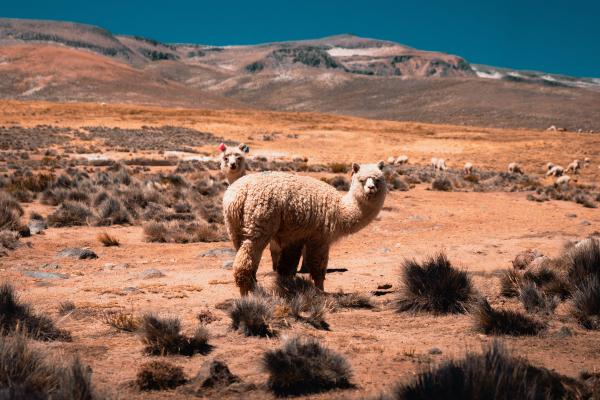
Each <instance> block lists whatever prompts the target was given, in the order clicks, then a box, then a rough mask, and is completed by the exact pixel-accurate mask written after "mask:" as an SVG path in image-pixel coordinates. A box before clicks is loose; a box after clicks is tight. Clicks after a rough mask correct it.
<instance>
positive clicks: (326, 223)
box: [223, 161, 387, 295]
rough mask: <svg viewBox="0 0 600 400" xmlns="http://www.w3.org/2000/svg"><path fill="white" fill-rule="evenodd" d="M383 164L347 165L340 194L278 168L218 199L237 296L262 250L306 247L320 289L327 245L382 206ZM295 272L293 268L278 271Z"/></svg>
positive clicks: (249, 284) (252, 278) (250, 280)
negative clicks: (347, 180)
mask: <svg viewBox="0 0 600 400" xmlns="http://www.w3.org/2000/svg"><path fill="white" fill-rule="evenodd" d="M383 168H384V163H383V162H382V161H381V162H379V163H378V164H368V165H360V166H359V165H358V164H352V171H353V172H352V183H351V185H350V190H349V192H348V193H347V194H346V195H344V196H341V195H340V194H339V192H338V191H337V190H336V189H335V188H333V187H332V186H330V185H328V184H327V183H325V182H322V181H320V180H318V179H314V178H311V177H307V176H299V175H291V174H286V173H281V172H267V173H258V174H252V175H247V176H245V177H243V178H241V179H238V180H237V181H236V182H234V183H233V184H232V185H231V186H230V187H229V188H228V189H227V191H226V192H225V195H224V197H223V215H224V217H225V223H226V226H227V230H228V232H229V235H230V237H231V240H232V242H233V245H234V247H235V249H236V250H237V254H236V256H235V260H234V264H233V266H234V277H235V282H236V284H237V286H238V287H239V288H240V292H241V294H242V295H245V294H247V293H248V292H249V291H250V290H253V288H254V285H255V283H256V270H257V268H258V264H259V262H260V258H261V256H262V252H263V250H264V248H265V247H266V246H267V244H269V242H271V241H275V242H277V243H279V245H280V247H281V248H284V247H286V246H287V245H288V244H290V243H298V242H303V243H305V245H306V251H305V260H304V261H305V263H306V264H307V266H308V268H309V270H310V274H311V277H312V279H313V281H314V282H315V285H316V286H317V287H318V288H320V289H323V283H324V280H325V272H326V270H327V263H328V258H329V248H330V246H331V244H332V243H334V242H335V241H337V240H338V239H340V238H342V237H343V236H346V235H350V234H352V233H355V232H357V231H359V230H360V229H362V228H364V227H365V226H367V225H368V224H369V223H370V222H371V221H372V220H373V219H375V217H376V216H377V214H379V211H380V210H381V207H382V206H383V202H384V200H385V195H386V190H387V189H386V181H385V176H384V174H383ZM278 273H280V274H294V273H295V269H294V270H293V271H278Z"/></svg>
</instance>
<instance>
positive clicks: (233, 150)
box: [219, 143, 250, 184]
mask: <svg viewBox="0 0 600 400" xmlns="http://www.w3.org/2000/svg"><path fill="white" fill-rule="evenodd" d="M219 150H221V171H223V173H224V174H225V176H226V177H227V182H229V184H232V183H233V182H235V181H236V180H238V179H239V178H241V177H242V176H244V175H246V154H247V153H248V152H249V151H250V147H248V145H246V144H244V143H242V144H240V145H239V146H238V147H233V146H232V147H227V146H226V145H225V143H221V144H220V145H219Z"/></svg>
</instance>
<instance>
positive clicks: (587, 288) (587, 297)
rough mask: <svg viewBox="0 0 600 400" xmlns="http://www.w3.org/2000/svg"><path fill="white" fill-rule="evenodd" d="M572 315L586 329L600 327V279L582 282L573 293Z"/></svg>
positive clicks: (594, 278)
mask: <svg viewBox="0 0 600 400" xmlns="http://www.w3.org/2000/svg"><path fill="white" fill-rule="evenodd" d="M571 313H572V314H573V316H574V317H575V318H576V319H577V321H578V322H579V323H580V324H581V325H582V326H583V327H584V328H586V329H600V279H599V278H598V277H596V276H592V277H590V278H588V279H587V280H586V281H584V282H582V283H581V284H580V285H579V286H578V287H577V288H576V289H575V292H574V293H573V308H572V310H571Z"/></svg>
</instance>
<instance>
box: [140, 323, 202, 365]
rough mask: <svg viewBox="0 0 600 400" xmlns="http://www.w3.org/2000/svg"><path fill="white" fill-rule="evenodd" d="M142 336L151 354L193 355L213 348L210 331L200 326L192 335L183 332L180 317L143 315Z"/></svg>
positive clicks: (146, 350)
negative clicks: (210, 342) (210, 341)
mask: <svg viewBox="0 0 600 400" xmlns="http://www.w3.org/2000/svg"><path fill="white" fill-rule="evenodd" d="M140 330H141V338H142V342H143V343H144V345H145V346H146V347H145V349H144V351H145V353H146V354H149V355H154V356H158V355H168V354H181V355H185V356H192V355H194V354H196V353H199V354H207V353H209V352H210V350H211V349H212V346H210V345H209V344H208V339H209V335H208V331H207V330H206V328H205V327H203V326H199V327H198V328H196V330H195V331H194V334H193V335H192V336H191V337H187V336H184V335H182V334H181V322H180V321H179V319H178V318H175V317H172V318H159V317H157V316H155V315H152V314H146V315H144V316H143V317H142V325H141V328H140Z"/></svg>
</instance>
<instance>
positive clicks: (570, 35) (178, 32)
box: [0, 0, 600, 77]
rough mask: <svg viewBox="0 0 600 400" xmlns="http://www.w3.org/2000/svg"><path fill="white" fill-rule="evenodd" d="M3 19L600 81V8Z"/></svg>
mask: <svg viewBox="0 0 600 400" xmlns="http://www.w3.org/2000/svg"><path fill="white" fill-rule="evenodd" d="M3 3H4V4H2V7H1V8H0V15H1V16H2V17H12V18H39V19H55V20H66V21H75V22H83V23H88V24H93V25H99V26H102V27H104V28H106V29H108V30H110V31H111V32H113V33H120V34H130V35H140V36H147V37H151V38H154V39H157V40H160V41H163V42H188V43H205V44H215V45H225V44H251V43H262V42H270V41H282V40H293V39H307V38H317V37H323V36H329V35H335V34H339V33H353V34H356V35H359V36H365V37H373V38H378V39H387V40H393V41H396V42H399V43H402V44H406V45H409V46H412V47H415V48H418V49H423V50H437V51H444V52H447V53H452V54H457V55H460V56H462V57H465V58H466V59H467V60H468V61H470V62H472V63H479V64H488V65H495V66H500V67H511V68H519V69H531V70H539V71H546V72H553V73H562V74H567V75H574V76H592V77H600V31H599V30H598V16H599V15H600V1H599V0H595V1H580V0H570V1H564V0H563V1H557V0H546V1H537V0H535V1H527V0H524V1H515V0H505V1H485V0H484V1H481V0H479V1H460V0H454V1H452V2H450V1H437V0H430V1H423V0H420V1H414V0H413V1H410V2H403V1H398V0H396V1H390V0H380V1H370V2H369V1H365V0H362V1H355V0H345V1H338V0H336V1H310V0H305V1H288V2H283V1H259V0H250V1H237V0H228V1H177V0H171V1H154V0H146V1H139V0H135V1H114V0H104V1H93V0H88V1H81V0H77V1H69V0H65V1H60V0H57V1H47V0H45V1H39V0H30V1H6V2H3Z"/></svg>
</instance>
